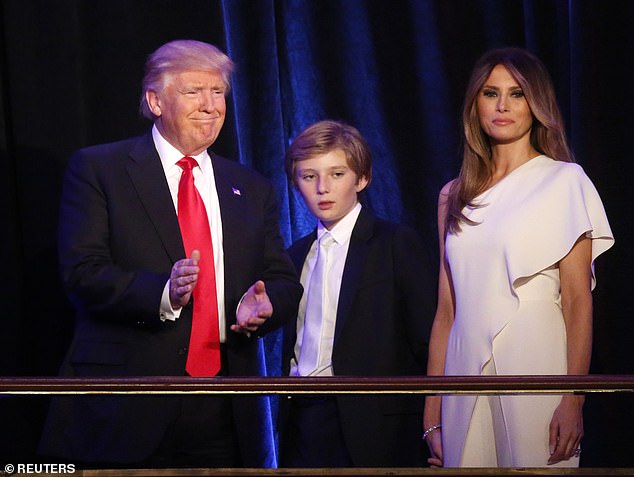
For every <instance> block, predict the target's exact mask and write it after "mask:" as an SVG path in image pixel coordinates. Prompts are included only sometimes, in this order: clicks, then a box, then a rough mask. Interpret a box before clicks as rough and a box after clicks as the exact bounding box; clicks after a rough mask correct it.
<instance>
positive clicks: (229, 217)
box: [209, 151, 246, 306]
mask: <svg viewBox="0 0 634 477" xmlns="http://www.w3.org/2000/svg"><path fill="white" fill-rule="evenodd" d="M209 156H210V157H211V162H212V165H213V170H214V180H215V182H216V193H217V194H218V203H219V204H220V217H221V219H222V235H223V244H222V248H223V253H224V262H225V297H227V306H228V304H229V297H233V296H235V295H236V294H237V293H240V295H241V294H242V293H244V292H245V291H246V290H238V288H239V285H238V283H237V275H236V274H235V273H234V269H235V268H236V267H240V266H241V265H240V264H241V263H242V255H243V254H242V252H241V248H242V246H243V241H241V240H240V237H241V234H242V232H241V228H242V227H243V226H244V225H243V224H244V214H245V212H244V211H243V210H242V208H243V206H244V200H245V199H244V198H243V197H242V194H244V193H245V191H244V190H243V187H242V184H240V182H239V178H236V177H235V175H234V174H231V172H230V170H229V168H228V167H226V165H225V164H224V162H223V161H222V160H219V156H217V155H216V154H214V153H212V152H211V151H209ZM227 263H230V264H231V267H227V266H226V264H227Z"/></svg>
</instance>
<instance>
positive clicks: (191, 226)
mask: <svg viewBox="0 0 634 477" xmlns="http://www.w3.org/2000/svg"><path fill="white" fill-rule="evenodd" d="M177 164H178V166H179V167H181V168H182V169H183V173H182V175H181V178H180V182H179V184H178V224H179V225H180V229H181V235H182V236H183V244H184V245H185V253H186V254H187V256H188V257H190V256H191V253H192V251H193V250H199V251H200V260H199V262H198V266H199V268H200V272H199V273H198V282H197V283H196V287H195V288H194V293H193V296H194V313H193V317H192V331H191V335H190V337H189V352H188V353H187V364H186V365H185V369H186V371H187V373H189V375H190V376H215V375H216V374H218V372H219V371H220V339H219V336H218V335H219V333H218V298H217V297H216V273H215V270H214V251H213V247H212V245H211V232H210V230H209V220H208V218H207V212H206V210H205V204H204V203H203V200H202V198H201V197H200V194H199V193H198V189H196V186H195V185H194V174H193V172H192V169H193V168H194V167H196V166H198V163H197V162H196V159H194V158H193V157H184V158H182V159H181V160H180V161H178V162H177Z"/></svg>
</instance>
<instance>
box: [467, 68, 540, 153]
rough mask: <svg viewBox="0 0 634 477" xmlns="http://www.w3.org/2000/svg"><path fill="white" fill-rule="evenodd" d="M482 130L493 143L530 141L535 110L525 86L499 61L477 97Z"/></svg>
mask: <svg viewBox="0 0 634 477" xmlns="http://www.w3.org/2000/svg"><path fill="white" fill-rule="evenodd" d="M476 107H477V110H478V118H479V119H480V126H481V127H482V130H483V131H484V132H485V133H486V134H487V136H489V140H490V141H491V145H493V146H495V145H498V144H510V143H514V142H517V141H524V140H525V141H530V131H531V128H532V126H533V114H532V112H531V109H530V107H529V106H528V102H527V101H526V98H525V97H524V92H523V91H522V88H521V87H520V85H519V84H518V83H517V81H516V80H515V78H513V76H511V74H510V73H509V72H508V70H507V69H506V68H505V67H504V66H503V65H497V66H496V67H495V68H493V70H492V71H491V74H490V75H489V77H488V78H487V80H486V81H485V82H484V86H482V89H480V92H479V93H478V98H477V100H476Z"/></svg>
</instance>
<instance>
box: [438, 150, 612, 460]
mask: <svg viewBox="0 0 634 477" xmlns="http://www.w3.org/2000/svg"><path fill="white" fill-rule="evenodd" d="M475 202H476V204H479V205H481V207H474V208H466V209H465V210H464V212H465V215H466V216H467V217H468V218H470V219H471V220H473V221H475V222H477V225H462V230H461V232H459V233H458V234H450V235H448V236H447V239H446V254H447V259H448V263H449V267H450V271H451V278H452V281H453V286H454V291H455V300H456V310H455V321H454V324H453V327H452V330H451V333H450V336H449V341H448V346H447V355H446V366H445V374H446V375H480V374H482V373H483V370H484V369H485V365H487V371H486V372H487V373H490V371H488V369H490V368H491V367H492V365H494V367H495V372H496V373H497V374H566V371H567V364H566V332H565V326H564V321H563V314H562V310H561V300H560V286H559V285H560V282H559V269H558V268H557V264H558V262H559V261H560V260H561V259H562V258H563V257H565V256H566V255H567V254H568V252H569V251H570V250H571V248H572V247H573V246H574V244H575V242H576V241H577V239H578V238H579V237H580V236H582V235H584V234H585V235H586V236H587V237H589V238H591V239H592V263H593V273H592V287H593V288H594V285H595V278H594V260H595V259H596V257H597V256H599V255H600V254H601V253H603V252H605V251H606V250H607V249H609V248H610V247H611V246H612V244H613V243H614V238H613V236H612V232H611V230H610V226H609V224H608V220H607V217H606V215H605V211H604V209H603V204H602V202H601V199H600V198H599V195H598V193H597V191H596V189H595V187H594V185H593V184H592V182H591V181H590V179H588V177H587V176H586V174H585V173H584V172H583V169H582V168H581V167H580V166H579V165H577V164H574V163H565V162H560V161H554V160H552V159H550V158H548V157H546V156H538V157H535V158H533V159H531V160H530V161H528V162H527V163H525V164H523V165H522V166H520V167H518V168H517V169H515V170H514V171H512V172H511V173H510V174H509V175H508V176H506V177H505V178H504V179H503V180H502V181H500V182H499V183H497V184H496V185H495V186H493V187H492V188H490V189H489V190H487V191H485V192H484V193H483V194H481V195H480V196H479V197H477V198H476V201H475ZM560 400H561V396H500V398H499V404H500V405H501V420H500V419H498V423H499V425H500V427H501V429H497V428H496V433H497V439H498V447H500V442H502V443H503V446H504V447H506V449H505V452H506V453H507V454H508V456H507V459H505V460H504V461H503V462H502V463H500V462H498V464H499V465H502V466H513V467H515V466H520V467H524V466H527V467H534V466H545V465H546V462H547V460H548V457H549V451H548V425H549V423H550V419H551V417H552V414H553V411H554V410H555V408H556V407H557V405H558V404H559V402H560ZM475 404H476V396H445V397H443V398H442V425H443V429H442V438H443V454H444V456H443V457H444V465H445V466H447V467H458V466H462V465H467V466H471V465H473V464H470V463H469V462H468V461H467V462H463V455H468V454H469V452H467V451H468V449H465V440H466V438H467V433H468V431H469V427H470V423H471V421H472V417H473V416H474V407H475ZM481 437H482V438H484V437H485V436H484V435H482V436H481ZM477 441H478V439H477V438H476V439H475V442H477ZM469 442H471V439H469ZM477 444H478V445H485V446H495V444H494V441H493V442H492V441H491V439H486V438H484V440H480V442H477ZM484 450H486V449H484ZM480 452H483V450H482V449H479V450H477V451H476V453H480ZM494 452H495V451H494ZM499 453H500V449H498V454H499ZM471 454H473V451H472V452H471ZM475 465H478V464H475ZM482 465H486V466H489V465H495V463H493V464H491V463H490V462H489V463H483V464H482ZM561 465H564V466H576V465H578V459H576V458H573V459H571V460H570V461H567V462H563V463H561Z"/></svg>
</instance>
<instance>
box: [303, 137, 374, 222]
mask: <svg viewBox="0 0 634 477" xmlns="http://www.w3.org/2000/svg"><path fill="white" fill-rule="evenodd" d="M295 181H296V184H297V188H298V189H299V192H300V193H301V194H302V197H303V198H304V202H305V203H306V205H307V206H308V209H309V210H310V211H311V213H312V214H313V215H314V216H315V217H317V218H318V219H319V220H321V222H322V224H324V226H325V227H326V228H327V229H331V228H332V227H333V226H334V225H335V224H336V223H337V222H339V221H340V220H341V219H342V218H343V217H345V215H346V214H347V213H348V212H350V210H352V208H353V207H354V206H355V205H356V203H357V193H358V192H361V191H362V190H363V189H364V188H365V186H366V185H368V180H367V179H366V178H365V177H360V178H359V177H357V175H356V174H355V173H354V172H353V171H352V169H350V168H349V167H348V161H347V160H346V156H345V154H344V153H343V151H341V150H339V149H336V150H334V151H330V152H328V153H326V154H321V155H318V156H314V157H311V158H310V159H305V160H303V161H298V162H297V164H296V165H295Z"/></svg>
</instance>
